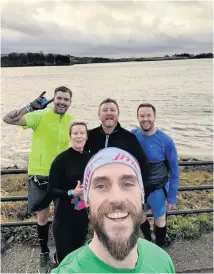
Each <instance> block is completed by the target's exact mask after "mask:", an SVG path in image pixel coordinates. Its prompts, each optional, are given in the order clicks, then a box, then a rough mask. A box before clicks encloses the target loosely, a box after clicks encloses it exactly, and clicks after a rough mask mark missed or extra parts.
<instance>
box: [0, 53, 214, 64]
mask: <svg viewBox="0 0 214 274" xmlns="http://www.w3.org/2000/svg"><path fill="white" fill-rule="evenodd" d="M210 58H213V53H201V54H198V55H193V54H188V53H183V54H175V55H172V56H169V55H165V56H164V57H139V58H104V57H75V56H71V55H60V54H51V53H49V54H46V55H44V54H43V53H42V52H41V53H10V54H2V55H1V67H37V66H71V65H79V64H97V63H121V62H123V63H124V62H150V61H171V60H172V61H173V60H189V59H191V60H192V59H210Z"/></svg>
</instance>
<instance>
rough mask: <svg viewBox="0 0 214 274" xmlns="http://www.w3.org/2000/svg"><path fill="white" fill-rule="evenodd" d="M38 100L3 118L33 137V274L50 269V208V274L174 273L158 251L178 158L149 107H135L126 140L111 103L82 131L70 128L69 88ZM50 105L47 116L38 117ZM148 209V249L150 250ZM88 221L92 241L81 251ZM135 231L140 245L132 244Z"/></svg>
mask: <svg viewBox="0 0 214 274" xmlns="http://www.w3.org/2000/svg"><path fill="white" fill-rule="evenodd" d="M44 95H45V92H43V93H42V94H41V95H40V96H39V97H38V98H37V99H35V100H34V101H32V102H31V103H29V104H28V105H27V106H26V107H23V108H22V109H20V110H13V111H11V112H9V113H8V114H6V115H5V116H4V118H3V120H4V122H6V123H8V124H13V125H19V126H22V127H23V128H24V129H28V128H31V129H32V130H33V137H32V146H31V152H30V156H29V162H28V175H29V180H28V211H29V212H36V215H37V220H38V224H37V231H38V238H39V242H40V246H41V253H40V262H39V272H40V273H47V272H48V271H49V269H50V268H51V267H53V265H52V263H51V259H50V255H49V253H50V252H49V248H48V234H49V222H48V217H49V215H50V203H51V202H52V201H53V203H54V219H53V224H52V229H53V235H54V240H55V245H56V253H55V254H54V261H55V264H56V266H57V265H58V267H57V268H56V269H54V270H53V273H72V272H75V273H76V272H94V273H100V272H121V271H122V270H123V271H122V272H133V273H134V272H174V266H173V263H172V261H171V259H170V257H169V256H168V255H167V254H166V253H165V251H163V250H162V249H161V248H160V247H163V245H164V240H165V237H166V232H167V226H166V214H167V209H169V210H170V209H172V208H173V206H174V205H175V204H176V198H177V191H178V185H179V167H178V155H177V151H176V148H175V145H174V142H173V140H172V139H171V138H170V137H169V136H168V135H167V134H165V133H164V132H163V131H161V130H159V129H157V128H156V127H155V119H156V109H155V107H154V106H153V105H151V104H141V105H139V107H138V109H137V119H138V122H139V125H140V127H139V128H137V129H133V130H132V131H131V132H130V131H128V130H126V129H125V128H123V127H122V126H121V125H120V123H119V114H120V111H119V106H118V103H117V102H116V101H115V100H114V99H109V98H108V99H105V100H104V101H102V102H101V103H100V105H99V109H98V116H99V119H100V121H101V125H100V126H99V127H97V128H94V129H90V130H88V128H87V125H86V123H84V122H75V119H74V117H73V116H72V115H70V114H68V113H67V110H68V108H69V107H70V105H71V102H72V91H71V90H70V89H69V88H67V87H64V86H61V87H58V88H56V89H55V91H54V98H53V99H51V100H47V99H46V97H44ZM51 102H53V105H54V107H53V108H48V109H47V110H46V111H38V110H43V109H45V108H46V107H47V106H48V104H49V103H51ZM70 144H71V145H70ZM150 209H151V210H152V213H153V216H154V233H155V240H154V241H155V244H153V243H149V242H151V241H152V237H151V228H150V222H149V221H148V220H147V217H146V214H147V211H148V210H150ZM89 221H90V225H91V227H92V229H93V236H92V240H91V241H90V243H89V244H86V236H87V233H88V226H89ZM140 230H141V231H142V233H143V235H144V238H145V239H146V240H147V241H145V240H142V239H141V240H139V231H140ZM158 246H159V247H158ZM154 254H155V260H154Z"/></svg>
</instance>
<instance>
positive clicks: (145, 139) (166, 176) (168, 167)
mask: <svg viewBox="0 0 214 274" xmlns="http://www.w3.org/2000/svg"><path fill="white" fill-rule="evenodd" d="M131 132H132V133H134V134H135V135H136V137H137V139H138V141H139V143H140V144H141V146H142V147H143V149H144V151H145V152H146V154H147V157H148V159H149V162H150V166H151V173H150V177H149V180H148V187H149V186H151V187H153V189H158V188H161V187H162V186H164V185H165V184H166V183H167V182H169V192H168V196H167V202H168V203H169V204H176V201H177V192H178V186H179V164H178V153H177V150H176V147H175V144H174V142H173V140H172V138H171V137H169V136H168V135H167V134H166V133H164V132H163V131H162V130H158V129H157V130H156V132H155V133H154V134H153V135H151V136H146V135H144V134H143V132H142V130H141V128H136V129H133V130H132V131H131ZM148 189H149V188H148Z"/></svg>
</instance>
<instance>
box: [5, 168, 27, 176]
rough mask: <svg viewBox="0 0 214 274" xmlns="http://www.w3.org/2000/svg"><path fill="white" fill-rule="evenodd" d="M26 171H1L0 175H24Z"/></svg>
mask: <svg viewBox="0 0 214 274" xmlns="http://www.w3.org/2000/svg"><path fill="white" fill-rule="evenodd" d="M26 173H27V169H18V168H17V169H1V175H6V174H26Z"/></svg>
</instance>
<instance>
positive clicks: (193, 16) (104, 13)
mask: <svg viewBox="0 0 214 274" xmlns="http://www.w3.org/2000/svg"><path fill="white" fill-rule="evenodd" d="M1 43H2V45H1V52H2V53H9V52H39V51H43V52H44V53H49V52H51V53H61V54H70V55H74V56H105V57H136V56H163V55H165V54H170V55H171V54H174V53H182V52H189V53H193V54H196V53H200V52H212V51H213V1H212V0H211V1H168V2H165V1H160V0H159V1H58V0H55V1H54V0H52V1H38V0H37V1H34V0H25V1H23V0H18V1H15V0H14V1H11V0H7V1H6V0H5V1H3V3H1Z"/></svg>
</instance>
